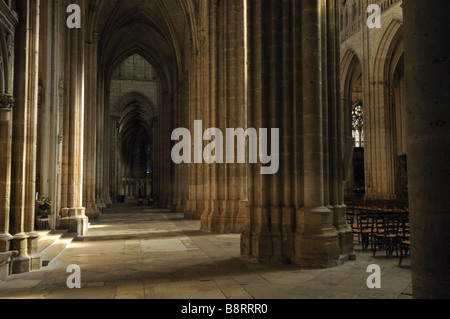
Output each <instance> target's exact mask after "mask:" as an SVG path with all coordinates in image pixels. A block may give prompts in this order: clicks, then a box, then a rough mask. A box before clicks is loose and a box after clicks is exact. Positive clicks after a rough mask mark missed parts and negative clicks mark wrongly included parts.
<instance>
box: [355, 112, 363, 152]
mask: <svg viewBox="0 0 450 319" xmlns="http://www.w3.org/2000/svg"><path fill="white" fill-rule="evenodd" d="M352 134H353V138H354V139H355V147H364V112H363V107H362V105H361V104H357V105H356V106H355V107H354V108H353V110H352Z"/></svg>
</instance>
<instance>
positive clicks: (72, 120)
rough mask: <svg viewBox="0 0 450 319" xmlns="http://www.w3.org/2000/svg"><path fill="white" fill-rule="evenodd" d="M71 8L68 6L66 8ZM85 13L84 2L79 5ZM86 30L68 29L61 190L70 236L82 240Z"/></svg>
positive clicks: (84, 224)
mask: <svg viewBox="0 0 450 319" xmlns="http://www.w3.org/2000/svg"><path fill="white" fill-rule="evenodd" d="M67 5H69V3H68V4H67ZM79 5H80V7H81V8H83V9H82V10H85V9H86V8H85V7H86V5H85V3H84V1H79ZM84 34H85V33H84V31H83V29H82V28H81V29H69V28H67V29H66V38H65V62H66V69H65V73H64V82H65V84H66V92H65V111H64V126H65V134H64V141H63V144H64V145H66V147H65V148H64V153H63V165H65V172H66V174H67V175H66V176H65V181H66V183H65V184H63V185H62V187H61V188H65V192H66V202H65V205H63V206H62V207H63V209H62V210H63V211H65V214H64V215H66V216H67V218H68V229H69V232H73V233H77V234H79V235H81V236H83V235H86V234H87V231H88V218H87V217H86V215H85V211H86V209H85V208H84V207H83V158H84V143H83V142H84V120H85V112H84V111H85V110H84V106H85V100H84V97H85V62H86V61H85V41H84V39H85V37H84Z"/></svg>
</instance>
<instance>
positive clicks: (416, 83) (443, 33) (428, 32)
mask: <svg viewBox="0 0 450 319" xmlns="http://www.w3.org/2000/svg"><path fill="white" fill-rule="evenodd" d="M403 5H404V23H405V31H404V32H405V33H404V40H405V66H406V69H405V80H406V95H405V96H406V107H407V112H406V123H407V149H408V184H409V200H410V218H411V236H412V237H411V270H412V279H413V293H414V297H415V298H421V299H422V298H432V299H441V298H443V299H446V298H450V277H449V276H448V271H449V269H450V255H449V254H448V252H449V251H450V243H449V241H448V234H449V231H450V227H449V225H450V214H449V211H448V202H447V198H448V194H450V183H449V180H450V166H449V163H448V159H449V157H448V154H449V149H450V125H449V123H450V112H449V111H448V108H449V105H450V91H449V90H448V87H449V85H450V74H449V72H448V70H450V59H449V57H448V54H449V53H448V52H450V42H449V41H448V34H449V31H450V28H449V24H448V23H444V22H445V21H447V19H448V17H447V13H448V12H449V10H450V3H449V2H448V1H445V0H438V1H432V2H421V1H406V2H404V4H403Z"/></svg>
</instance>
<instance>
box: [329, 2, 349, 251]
mask: <svg viewBox="0 0 450 319" xmlns="http://www.w3.org/2000/svg"><path fill="white" fill-rule="evenodd" d="M326 16H327V23H326V27H327V34H328V37H327V81H328V90H327V91H328V92H327V98H328V120H329V121H328V122H329V133H328V136H329V137H328V138H329V141H328V143H329V154H330V155H329V156H330V161H329V172H330V173H329V188H330V191H329V206H330V207H331V210H332V212H333V225H334V227H335V228H336V230H337V232H338V236H339V250H340V254H341V258H342V259H349V258H350V259H354V258H355V255H354V254H355V253H354V246H353V232H352V229H351V228H350V226H349V225H348V224H347V220H346V212H347V210H346V206H345V203H344V183H343V179H344V178H343V160H342V159H343V156H344V155H343V146H344V143H343V140H344V138H345V134H344V131H343V127H344V123H343V116H342V114H343V111H342V107H343V106H344V104H341V97H340V74H341V71H340V60H341V59H340V53H339V52H340V36H339V34H340V30H339V25H340V21H339V16H340V13H339V2H338V0H331V1H328V2H327V7H326Z"/></svg>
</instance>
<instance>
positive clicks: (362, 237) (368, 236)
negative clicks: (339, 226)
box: [353, 210, 373, 251]
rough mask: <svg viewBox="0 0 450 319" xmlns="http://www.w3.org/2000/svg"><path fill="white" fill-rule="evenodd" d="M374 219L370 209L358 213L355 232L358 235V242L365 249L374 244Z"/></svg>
mask: <svg viewBox="0 0 450 319" xmlns="http://www.w3.org/2000/svg"><path fill="white" fill-rule="evenodd" d="M372 231H373V219H372V213H371V212H370V211H366V210H361V211H359V212H358V213H357V214H356V227H355V229H354V230H353V233H354V234H356V235H357V236H358V244H360V245H362V250H363V251H365V250H366V249H367V248H368V247H369V245H372Z"/></svg>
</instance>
